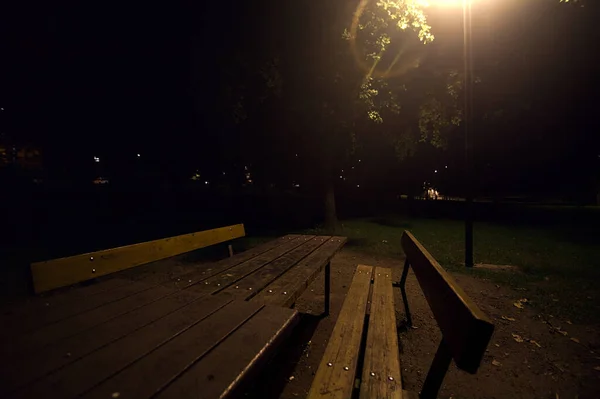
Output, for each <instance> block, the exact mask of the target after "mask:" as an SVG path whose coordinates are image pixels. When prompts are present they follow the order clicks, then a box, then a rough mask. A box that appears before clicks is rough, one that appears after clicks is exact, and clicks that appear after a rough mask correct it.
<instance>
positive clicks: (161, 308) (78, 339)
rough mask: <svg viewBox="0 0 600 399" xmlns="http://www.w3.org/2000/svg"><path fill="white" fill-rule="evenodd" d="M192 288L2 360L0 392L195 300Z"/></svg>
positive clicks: (19, 385)
mask: <svg viewBox="0 0 600 399" xmlns="http://www.w3.org/2000/svg"><path fill="white" fill-rule="evenodd" d="M198 298H199V297H198V295H196V294H194V293H193V292H188V291H179V292H176V293H174V294H172V295H169V296H168V297H166V298H163V299H161V300H159V301H157V302H154V303H151V304H149V305H147V306H144V307H142V308H140V309H137V310H136V311H135V312H132V313H128V314H124V315H121V316H119V317H117V318H115V319H112V320H110V321H108V322H106V323H104V324H101V325H99V326H96V327H94V328H93V329H90V330H87V331H84V332H82V333H80V334H76V335H74V336H71V337H69V338H67V339H64V340H61V341H60V342H56V343H54V344H53V345H51V346H47V347H45V348H43V349H41V350H38V351H35V352H33V353H29V354H28V355H27V356H26V357H25V356H23V357H17V358H15V359H14V360H13V361H12V362H10V363H1V364H2V366H3V368H2V370H1V371H2V372H1V373H0V394H3V393H5V392H11V391H13V390H15V389H17V388H19V387H22V386H24V385H26V384H29V383H31V382H33V381H35V380H37V379H40V378H41V377H43V376H44V375H46V374H48V373H50V372H52V371H54V370H57V369H58V368H60V367H64V366H67V365H69V364H71V363H73V362H75V361H77V360H79V359H80V358H82V357H84V356H86V355H88V354H90V353H92V352H93V351H94V350H96V349H99V348H101V347H103V346H105V345H108V344H110V343H111V342H115V341H116V340H118V339H120V338H123V337H124V336H126V335H128V334H130V333H132V332H133V331H136V330H138V329H140V328H142V327H144V326H146V325H148V324H150V323H152V322H154V321H156V320H158V319H161V318H163V317H165V316H167V315H168V314H170V313H172V312H174V311H176V310H177V309H181V308H183V307H184V306H186V305H187V304H189V303H191V302H193V301H195V300H197V299H198ZM204 300H208V301H217V302H219V301H222V303H227V302H229V301H230V299H228V298H227V297H225V296H223V297H219V298H218V299H214V298H208V299H204Z"/></svg>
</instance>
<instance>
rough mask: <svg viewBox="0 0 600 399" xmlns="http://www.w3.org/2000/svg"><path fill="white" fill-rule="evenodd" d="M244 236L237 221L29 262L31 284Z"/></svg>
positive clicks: (85, 275)
mask: <svg viewBox="0 0 600 399" xmlns="http://www.w3.org/2000/svg"><path fill="white" fill-rule="evenodd" d="M244 235H245V232H244V225H243V224H236V225H232V226H227V227H221V228H218V229H212V230H206V231H199V232H196V233H191V234H184V235H180V236H176V237H169V238H163V239H160V240H154V241H147V242H142V243H139V244H133V245H127V246H124V247H119V248H111V249H105V250H102V251H96V252H90V253H86V254H81V255H75V256H70V257H67V258H60V259H52V260H48V261H44V262H36V263H32V264H31V274H32V276H33V285H34V289H35V292H36V293H40V292H44V291H49V290H52V289H54V288H58V287H64V286H67V285H71V284H75V283H78V282H80V281H85V280H90V279H93V278H97V277H99V276H103V275H106V274H110V273H114V272H116V271H119V270H124V269H128V268H130V267H134V266H139V265H143V264H145V263H150V262H154V261H157V260H160V259H164V258H168V257H171V256H174V255H178V254H181V253H184V252H189V251H193V250H195V249H199V248H204V247H207V246H210V245H213V244H217V243H221V242H225V241H229V240H232V239H234V238H238V237H243V236H244Z"/></svg>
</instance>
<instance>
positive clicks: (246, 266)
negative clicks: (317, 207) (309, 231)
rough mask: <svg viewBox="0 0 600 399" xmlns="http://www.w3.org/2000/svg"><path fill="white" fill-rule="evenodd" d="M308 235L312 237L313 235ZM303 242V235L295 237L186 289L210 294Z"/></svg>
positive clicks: (193, 283)
mask: <svg viewBox="0 0 600 399" xmlns="http://www.w3.org/2000/svg"><path fill="white" fill-rule="evenodd" d="M308 237H310V238H312V237H313V236H308ZM305 243H306V241H305V240H304V236H299V237H298V238H296V239H293V240H289V242H286V243H285V244H283V245H280V246H278V247H276V248H274V249H271V250H269V251H267V252H265V253H263V254H261V255H259V256H256V257H254V258H252V259H250V260H248V261H246V262H244V263H241V264H239V265H237V266H235V267H232V268H230V269H227V270H225V271H223V272H221V273H219V274H217V275H214V276H212V277H210V278H208V279H205V280H204V281H199V282H192V283H191V285H190V286H189V287H188V288H187V289H189V290H192V291H194V292H198V293H201V294H212V293H216V292H219V291H221V290H222V289H224V288H226V287H228V286H229V285H231V284H233V283H235V282H236V281H238V280H240V279H242V278H244V277H246V276H248V275H250V274H252V273H254V272H256V271H257V270H258V269H260V268H261V267H264V266H265V265H267V264H269V263H270V262H273V261H274V260H275V259H277V258H279V257H280V256H283V255H285V254H286V253H288V252H290V251H292V250H294V249H295V248H297V247H299V246H300V245H303V244H305Z"/></svg>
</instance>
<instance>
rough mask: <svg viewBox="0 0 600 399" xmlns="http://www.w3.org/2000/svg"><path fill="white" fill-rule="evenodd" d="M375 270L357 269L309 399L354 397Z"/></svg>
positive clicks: (345, 398)
mask: <svg viewBox="0 0 600 399" xmlns="http://www.w3.org/2000/svg"><path fill="white" fill-rule="evenodd" d="M372 271H373V268H372V267H371V266H363V265H359V266H358V267H357V268H356V273H355V274H354V278H353V279H352V284H351V285H350V289H349V290H348V294H347V295H346V299H345V300H344V304H343V306H342V310H341V311H340V314H339V316H338V319H337V321H336V323H335V327H334V328H333V332H332V333H331V338H330V339H329V343H328V344H327V348H326V349H325V354H324V355H323V360H322V361H321V364H320V365H319V369H318V370H317V374H316V376H315V379H314V381H313V383H312V386H311V388H310V392H309V394H308V398H311V399H315V398H339V399H348V398H350V397H351V396H352V389H353V387H354V376H355V375H356V365H357V361H358V352H359V349H360V343H361V338H362V333H363V326H364V322H365V313H366V310H367V299H368V297H369V288H370V285H371V273H372Z"/></svg>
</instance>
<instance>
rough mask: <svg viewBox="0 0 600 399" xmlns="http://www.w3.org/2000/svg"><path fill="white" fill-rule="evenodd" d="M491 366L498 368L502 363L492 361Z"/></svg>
mask: <svg viewBox="0 0 600 399" xmlns="http://www.w3.org/2000/svg"><path fill="white" fill-rule="evenodd" d="M492 364H493V365H494V366H498V367H500V366H502V363H500V362H499V361H497V360H492Z"/></svg>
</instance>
